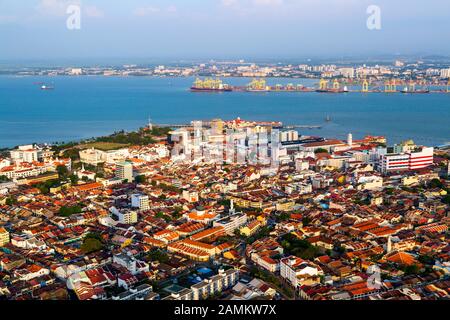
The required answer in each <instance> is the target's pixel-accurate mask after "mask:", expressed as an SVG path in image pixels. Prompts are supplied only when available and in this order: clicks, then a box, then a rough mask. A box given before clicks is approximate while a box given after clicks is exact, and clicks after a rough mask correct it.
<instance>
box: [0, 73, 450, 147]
mask: <svg viewBox="0 0 450 320" xmlns="http://www.w3.org/2000/svg"><path fill="white" fill-rule="evenodd" d="M192 81H193V79H192V78H150V77H121V78H115V77H111V78H107V77H15V76H0V147H12V146H16V145H19V144H24V143H32V142H50V143H51V142H55V141H71V140H78V139H83V138H89V137H93V136H99V135H105V134H110V133H112V132H114V131H116V130H120V129H125V130H132V129H136V128H138V127H140V126H143V125H144V124H146V123H147V119H148V118H149V117H151V118H152V119H153V122H155V123H165V124H166V123H170V124H172V123H180V124H181V123H188V122H190V121H191V120H194V119H198V120H202V119H211V118H216V117H220V118H222V119H233V118H235V117H238V116H239V117H241V118H243V119H250V120H278V121H283V122H284V123H285V124H297V125H322V126H323V127H322V129H312V130H300V133H301V134H306V135H320V136H324V137H337V138H345V137H346V135H347V134H348V133H349V132H351V133H353V135H354V137H355V139H356V138H361V137H363V136H364V135H368V134H370V135H385V136H387V138H388V142H389V143H396V142H399V141H401V140H405V139H409V138H412V139H414V140H415V141H416V142H417V143H422V144H425V145H441V144H445V143H448V142H449V141H450V94H428V95H403V94H384V93H376V94H375V93H374V94H361V93H347V94H337V95H335V94H317V93H243V92H242V93H239V92H233V93H191V92H189V91H188V88H189V86H190V85H191V84H192ZM39 82H43V83H46V84H47V85H53V86H55V90H49V91H43V90H40V88H39V87H40V86H39V85H37V84H36V83H39ZM226 82H227V83H230V84H234V85H244V84H245V83H247V82H249V80H248V79H227V80H226ZM268 82H269V84H275V83H282V84H286V83H289V82H292V83H295V84H304V85H311V84H312V80H302V79H295V80H292V79H270V80H268ZM328 115H329V116H330V117H331V118H332V121H331V122H328V123H327V122H325V118H326V117H327V116H328Z"/></svg>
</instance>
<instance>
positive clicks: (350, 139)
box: [347, 133, 353, 147]
mask: <svg viewBox="0 0 450 320" xmlns="http://www.w3.org/2000/svg"><path fill="white" fill-rule="evenodd" d="M347 144H348V145H349V146H350V147H351V146H352V145H353V135H352V134H351V133H349V134H348V136H347Z"/></svg>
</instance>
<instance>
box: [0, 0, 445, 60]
mask: <svg viewBox="0 0 450 320" xmlns="http://www.w3.org/2000/svg"><path fill="white" fill-rule="evenodd" d="M69 5H78V6H79V7H80V10H81V15H80V17H81V18H80V21H81V25H80V29H77V30H69V29H68V28H67V23H66V22H67V19H68V18H69V14H67V12H66V10H67V8H68V6H69ZM371 5H376V6H377V7H378V8H379V9H380V11H379V13H380V14H379V16H377V18H378V17H379V19H378V20H377V21H379V22H380V28H379V29H372V30H371V29H369V28H368V26H367V20H368V19H369V16H370V15H371V14H372V13H373V11H371V12H370V13H368V12H367V10H368V7H369V6H371ZM372 18H373V17H372ZM371 21H373V20H371ZM449 39H450V1H446V0H427V1H423V0H395V1H393V0H369V1H367V0H126V1H125V0H19V1H18V0H0V60H33V59H50V60H51V59H76V58H80V59H89V58H92V59H94V58H97V59H101V58H115V57H136V58H164V57H167V58H179V59H183V58H185V59H194V58H200V59H201V58H211V59H212V58H248V57H261V58H264V57H270V58H273V59H278V58H295V57H316V56H323V57H332V56H336V57H337V56H375V55H381V54H404V55H410V54H433V55H450V41H449Z"/></svg>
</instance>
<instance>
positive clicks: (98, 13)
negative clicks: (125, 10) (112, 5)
mask: <svg viewBox="0 0 450 320" xmlns="http://www.w3.org/2000/svg"><path fill="white" fill-rule="evenodd" d="M84 12H85V13H86V15H87V16H88V17H91V18H102V17H104V16H105V13H104V12H103V11H102V10H100V9H99V8H97V7H96V6H86V7H85V8H84Z"/></svg>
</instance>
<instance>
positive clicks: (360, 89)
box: [190, 78, 450, 94]
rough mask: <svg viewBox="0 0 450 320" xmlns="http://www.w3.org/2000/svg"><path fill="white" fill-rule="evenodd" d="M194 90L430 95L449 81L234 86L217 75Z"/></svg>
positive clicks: (447, 89)
mask: <svg viewBox="0 0 450 320" xmlns="http://www.w3.org/2000/svg"><path fill="white" fill-rule="evenodd" d="M190 90H191V92H233V91H234V92H250V93H252V92H253V93H255V92H256V93H267V92H296V93H307V92H316V93H334V94H340V93H389V94H391V93H401V94H428V93H444V94H450V80H449V81H448V82H447V83H446V84H443V83H428V82H425V81H413V80H410V81H405V80H399V79H390V80H385V81H370V82H369V81H368V80H366V79H363V80H361V81H357V82H348V81H345V80H342V79H341V80H338V79H333V80H331V79H320V80H319V82H318V83H316V84H314V86H313V87H311V86H304V85H302V84H293V83H288V84H286V85H282V84H275V85H270V84H268V83H267V81H266V80H265V79H263V78H259V79H258V78H254V79H253V80H252V81H251V82H250V83H248V84H247V85H245V86H233V85H230V84H225V83H223V82H222V80H220V79H218V78H216V79H213V78H205V79H204V80H201V79H199V78H197V79H196V80H195V82H194V84H193V85H192V87H191V88H190Z"/></svg>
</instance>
